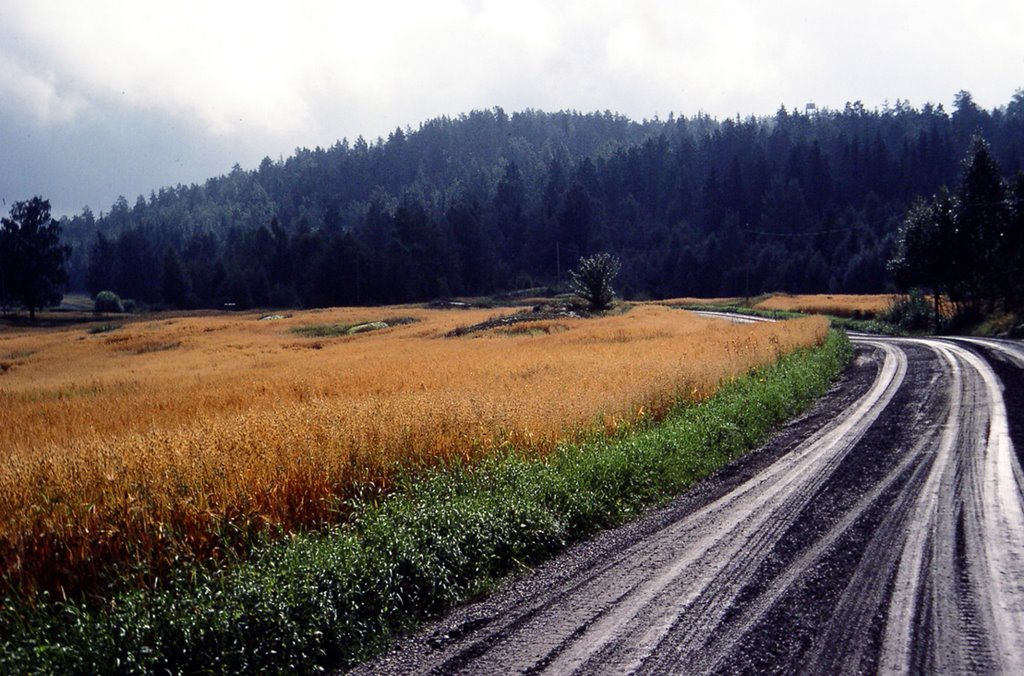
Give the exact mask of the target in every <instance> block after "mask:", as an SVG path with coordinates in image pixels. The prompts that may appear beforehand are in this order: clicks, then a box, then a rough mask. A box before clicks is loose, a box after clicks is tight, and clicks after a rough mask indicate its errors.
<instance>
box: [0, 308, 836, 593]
mask: <svg viewBox="0 0 1024 676" xmlns="http://www.w3.org/2000/svg"><path fill="white" fill-rule="evenodd" d="M494 314H495V311H494V310H451V311H431V310H420V309H410V308H400V309H393V308H390V309H386V310H377V311H373V310H367V309H335V310H329V311H318V312H303V313H296V314H295V315H294V316H291V317H288V318H284V319H280V320H276V321H257V318H258V316H256V315H232V316H214V317H175V318H165V319H157V320H149V321H137V322H132V323H128V324H125V325H124V326H123V327H120V328H114V329H113V330H110V331H106V332H101V333H89V332H88V330H87V327H83V326H79V327H74V328H63V329H46V330H28V329H19V330H10V329H9V330H4V331H3V332H0V361H3V362H4V363H6V364H8V366H7V367H6V368H5V369H4V371H3V372H2V373H0V420H2V425H0V448H3V449H4V459H5V462H4V463H3V465H2V466H0V566H2V569H0V570H2V571H3V573H5V574H6V575H7V576H9V579H10V580H11V581H12V584H14V585H16V586H20V587H24V588H31V587H34V586H41V587H46V588H60V587H62V586H69V585H71V586H75V585H74V584H72V583H70V582H69V581H70V580H75V582H76V583H77V585H79V586H84V587H86V588H88V587H89V585H90V584H95V583H96V581H98V580H101V579H103V578H104V576H105V575H106V576H109V575H110V571H111V570H112V569H111V565H112V564H130V565H131V566H132V570H135V571H144V572H149V573H155V572H159V571H160V570H162V569H163V568H164V567H165V565H166V564H167V563H168V562H169V561H170V560H172V559H173V558H174V557H186V558H189V557H198V558H203V557H218V556H222V555H224V554H225V552H226V551H228V550H239V549H244V547H245V543H246V541H247V540H248V539H249V538H250V537H251V536H252V535H253V534H254V533H256V532H259V531H265V530H266V529H268V528H270V529H273V528H277V527H279V528H280V529H282V530H284V531H291V530H295V529H301V528H306V527H315V526H316V525H318V524H322V523H326V522H332V521H337V520H338V519H339V518H342V516H343V512H344V500H345V499H347V498H349V497H351V495H352V491H353V490H354V487H356V486H359V485H363V486H366V485H373V486H376V487H378V488H386V487H387V485H388V484H389V482H390V481H391V480H392V478H393V477H394V473H395V471H396V469H397V468H400V467H410V466H422V465H429V464H433V463H437V462H443V461H448V460H453V459H464V460H467V461H472V460H473V459H475V458H477V457H479V456H480V455H481V454H484V453H487V452H489V451H491V450H493V449H495V448H498V447H501V446H503V445H507V444H510V445H514V446H516V447H520V448H522V449H524V450H526V451H527V452H532V453H538V454H543V453H546V452H548V451H550V450H551V449H552V448H554V446H555V445H556V444H557V443H559V442H560V441H564V440H572V439H577V438H580V437H581V436H583V435H586V434H590V433H593V432H594V431H596V430H601V431H604V430H608V431H612V430H615V429H617V428H619V427H622V426H624V425H630V424H633V423H635V422H637V421H638V420H642V419H645V418H649V417H652V416H655V417H656V416H659V415H661V414H663V413H664V412H665V411H666V410H667V409H668V408H669V407H670V406H672V405H673V404H674V403H675V402H676V401H677V400H679V399H686V400H699V399H702V398H704V397H707V396H708V395H709V394H711V393H712V392H713V391H714V390H715V389H716V387H718V385H719V384H720V383H721V382H722V381H723V380H724V379H730V378H733V377H736V376H738V375H741V374H743V373H745V372H747V371H748V369H750V368H751V367H753V366H756V365H760V364H765V363H768V362H771V361H773V360H774V359H776V358H777V357H778V355H779V354H780V353H783V352H786V351H789V350H791V349H793V348H795V347H797V346H802V345H810V344H813V343H817V342H820V341H822V340H823V339H824V337H825V335H826V332H827V323H826V322H825V321H824V320H820V319H806V320H798V321H790V322H781V323H777V324H755V325H730V324H725V323H723V322H721V321H717V320H711V319H703V318H700V317H697V316H694V315H691V314H689V313H684V312H680V311H676V310H669V309H666V308H662V307H654V306H640V307H637V308H636V309H634V310H633V311H632V312H629V313H627V314H624V315H619V316H614V317H608V318H604V319H597V320H572V319H569V320H559V321H557V322H538V323H536V324H535V325H533V324H530V323H528V324H522V325H516V327H515V330H514V331H507V330H506V331H503V332H490V333H484V334H474V336H468V337H464V338H459V339H445V338H443V337H442V336H443V335H444V334H445V333H446V332H448V331H450V330H451V329H453V328H455V327H456V326H457V325H465V324H471V323H475V322H479V321H482V320H484V319H487V318H488V317H490V316H493V315H494ZM390 315H403V316H410V317H413V318H415V319H417V320H419V321H418V322H417V323H414V324H408V325H404V326H397V327H393V328H386V329H381V330H377V331H372V332H368V333H363V334H358V335H352V336H345V337H338V338H317V339H312V338H304V337H300V336H298V335H296V334H295V333H294V332H293V329H295V328H296V327H301V326H307V325H324V324H340V325H351V324H358V323H362V322H367V321H372V320H376V319H380V318H381V317H386V316H390ZM121 574H122V575H124V574H127V573H126V572H125V571H121ZM143 577H144V576H143Z"/></svg>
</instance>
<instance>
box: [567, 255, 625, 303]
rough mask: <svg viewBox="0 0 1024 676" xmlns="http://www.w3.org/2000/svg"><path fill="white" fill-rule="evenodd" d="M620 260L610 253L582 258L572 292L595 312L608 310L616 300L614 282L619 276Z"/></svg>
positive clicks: (575, 271) (573, 280)
mask: <svg viewBox="0 0 1024 676" xmlns="http://www.w3.org/2000/svg"><path fill="white" fill-rule="evenodd" d="M619 267H620V264H619V259H618V258H616V257H615V256H612V255H611V254H609V253H599V254H594V255H593V256H588V257H587V258H581V259H580V263H579V269H578V270H573V271H571V272H570V274H571V275H572V282H571V286H572V292H573V294H575V295H576V296H577V297H579V298H582V299H583V300H584V301H586V302H587V305H588V307H589V308H590V309H591V310H593V311H594V312H601V311H603V310H607V309H608V308H610V307H611V306H612V302H613V301H614V300H615V290H614V289H612V280H613V279H615V277H616V276H617V275H618V274H619Z"/></svg>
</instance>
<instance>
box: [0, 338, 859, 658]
mask: <svg viewBox="0 0 1024 676" xmlns="http://www.w3.org/2000/svg"><path fill="white" fill-rule="evenodd" d="M850 353H851V348H850V343H849V341H848V339H847V338H846V337H845V335H843V334H841V333H838V332H835V331H833V332H831V333H830V336H829V338H828V340H827V342H826V343H825V344H824V345H823V346H821V347H819V348H816V349H813V350H800V351H797V352H795V353H793V354H791V355H788V356H786V357H783V358H782V359H781V360H780V361H779V362H778V363H777V364H775V365H773V366H770V367H766V368H764V369H759V370H756V371H752V372H751V374H750V375H749V376H747V377H745V378H742V379H740V380H737V381H735V382H732V383H730V384H728V385H726V386H725V387H723V388H722V390H721V391H720V392H719V393H718V394H716V395H715V396H714V397H712V398H711V399H709V400H707V401H706V402H704V403H702V404H700V405H698V406H686V407H680V408H679V409H677V410H676V411H674V412H673V413H672V414H670V415H669V417H668V418H667V419H665V420H664V421H662V422H660V423H658V424H654V425H651V426H650V427H648V428H646V429H640V430H637V431H633V432H630V433H624V434H621V435H618V436H615V437H611V438H599V439H596V440H592V441H589V442H587V443H586V444H583V445H580V446H570V447H565V448H562V449H560V450H559V451H558V452H557V453H555V454H554V455H553V456H552V457H550V458H548V460H547V461H546V462H542V461H537V460H529V459H524V458H522V457H520V456H518V455H517V454H516V453H514V452H508V453H505V454H501V455H498V456H495V457H492V458H490V459H488V460H485V461H483V462H482V463H480V464H477V465H474V466H472V467H449V468H446V469H442V470H440V471H437V472H435V473H433V474H430V475H429V476H427V477H426V478H421V479H419V480H410V481H409V482H407V483H406V484H405V485H403V486H401V487H400V488H399V489H398V490H397V491H396V492H394V493H392V494H391V495H390V496H389V497H386V498H384V499H382V500H380V501H378V502H375V503H369V502H367V503H361V504H356V505H354V511H353V514H354V517H353V520H352V522H351V523H349V524H348V525H345V526H339V527H337V528H334V529H332V530H330V531H328V532H325V533H317V534H306V535H297V536H293V537H290V538H288V539H287V540H285V541H282V542H278V543H276V544H270V545H266V546H264V547H261V548H259V549H257V551H256V552H255V553H254V555H253V556H252V557H251V558H250V559H249V560H247V561H245V562H240V563H236V564H233V565H231V566H226V567H223V568H220V569H217V570H205V569H202V568H189V569H185V570H181V571H179V572H178V573H177V574H176V576H175V577H173V578H172V579H170V580H168V581H166V582H165V584H163V585H162V586H161V587H160V588H159V589H157V590H146V591H134V592H125V593H122V594H120V595H118V596H117V597H116V598H114V599H112V600H107V601H106V602H104V603H103V604H102V607H96V605H95V604H93V605H92V606H86V605H83V604H81V603H77V602H69V601H63V600H58V599H54V598H52V597H42V598H38V599H36V601H35V604H34V605H33V606H29V605H27V604H26V603H24V602H21V603H14V602H11V601H9V600H8V601H6V602H5V603H4V609H3V610H2V611H0V672H3V673H32V672H43V673H85V672H88V673H106V672H168V673H182V672H186V673H187V672H204V673H208V672H214V673H223V672H255V671H271V672H314V671H318V670H322V669H325V668H331V667H338V666H345V665H350V664H353V663H355V662H357V661H359V660H362V659H366V658H367V657H370V656H372V655H373V654H375V653H376V652H379V651H380V650H381V649H383V648H384V647H385V646H386V645H387V643H388V641H389V640H390V639H391V638H392V637H393V636H394V635H396V634H397V633H400V632H402V631H406V630H408V629H409V628H410V627H412V626H414V625H415V624H416V623H418V622H420V621H422V620H423V619H425V618H428V617H431V616H436V615H437V614H439V613H441V612H443V611H445V610H446V609H448V608H451V607H452V606H454V605H456V604H458V603H460V602H463V601H465V600H467V599H469V598H473V597H474V596H476V595H478V594H479V593H480V592H481V591H483V590H486V589H488V588H489V587H490V586H491V585H493V583H494V581H495V580H498V579H500V578H501V577H503V576H506V575H508V574H509V573H512V572H516V571H518V570H521V569H522V568H523V567H525V566H530V565H533V564H535V563H537V562H539V561H541V560H543V559H546V558H548V557H550V556H551V555H552V554H554V553H556V552H558V551H561V550H563V549H564V548H565V547H566V546H567V545H569V544H571V543H573V542H576V541H579V540H582V539H584V538H586V537H587V536H589V535H591V534H593V533H594V532H596V531H598V530H599V529H602V528H606V527H609V526H614V525H617V524H620V523H622V522H623V521H625V520H626V519H629V518H631V517H633V516H634V515H636V514H638V513H640V512H641V511H643V510H646V509H649V508H650V507H652V506H655V505H658V504H661V503H663V502H664V501H666V500H667V499H668V498H670V497H672V496H674V495H677V494H679V493H680V492H681V491H683V490H685V489H686V488H687V487H689V486H691V485H692V484H693V483H694V482H696V481H698V480H699V479H701V478H703V477H705V476H707V475H709V474H710V473H712V472H713V471H715V470H716V469H717V468H719V467H721V466H722V465H724V464H725V463H727V462H728V461H729V460H731V459H733V458H735V457H737V456H738V455H740V454H741V453H743V452H744V451H745V450H747V449H750V448H752V447H754V446H756V445H757V444H758V443H760V442H762V441H763V440H764V439H765V438H766V436H767V435H768V434H769V433H770V432H771V431H772V429H773V428H775V427H776V426H777V425H778V424H779V423H780V422H782V421H784V420H786V419H787V418H789V417H791V416H793V415H794V414H796V413H797V412H799V411H801V410H802V409H804V408H805V407H807V406H808V405H809V404H810V403H811V402H812V401H813V400H814V399H815V398H816V397H818V396H819V395H821V394H822V393H823V392H824V391H825V390H826V388H827V387H828V384H829V382H830V381H831V380H832V379H833V378H835V377H836V376H837V374H839V373H840V372H841V371H842V369H843V368H844V367H845V365H846V364H847V363H848V361H849V357H850Z"/></svg>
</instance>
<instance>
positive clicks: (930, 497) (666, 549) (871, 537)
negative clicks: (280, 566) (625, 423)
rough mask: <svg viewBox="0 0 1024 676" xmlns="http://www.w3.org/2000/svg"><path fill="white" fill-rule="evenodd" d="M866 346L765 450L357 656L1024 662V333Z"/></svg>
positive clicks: (637, 663)
mask: <svg viewBox="0 0 1024 676" xmlns="http://www.w3.org/2000/svg"><path fill="white" fill-rule="evenodd" d="M854 341H855V345H856V356H855V363H854V366H853V367H852V368H851V369H850V370H849V372H848V373H847V374H846V375H845V376H844V378H843V379H842V381H840V382H839V383H838V384H837V385H836V386H835V387H833V389H832V391H831V392H830V393H829V394H828V395H827V396H826V397H825V398H824V399H823V400H822V401H821V402H819V404H818V405H817V406H816V407H815V408H814V409H813V410H812V411H811V412H809V413H808V414H807V415H805V416H803V417H802V418H800V419H799V420H796V421H794V422H792V423H790V424H789V425H788V426H786V427H785V428H784V429H783V430H781V431H780V433H779V434H778V435H777V436H776V437H775V438H774V439H773V440H772V441H771V442H770V443H769V444H767V445H766V446H764V447H762V448H760V449H758V450H756V451H754V452H753V453H751V454H749V455H748V456H746V457H744V458H742V459H741V460H739V461H737V462H735V463H733V464H732V465H730V466H729V467H727V468H725V469H724V470H722V471H721V472H719V473H718V474H717V475H716V476H714V477H713V478H712V479H710V480H709V481H706V482H704V483H703V484H702V485H700V486H699V487H697V488H696V489H695V490H693V491H691V492H690V493H688V494H687V495H684V496H682V497H680V498H678V499H677V500H675V501H674V502H672V503H671V504H669V505H667V506H666V507H664V508H662V509H660V510H658V511H656V512H654V513H652V514H650V515H649V516H647V517H645V518H643V519H640V520H637V521H635V522H633V523H630V524H629V525H627V526H625V527H623V528H620V529H617V530H615V531H610V532H607V533H604V534H603V535H601V536H599V537H598V538H596V539H594V540H592V541H590V542H587V543H584V544H582V545H579V546H577V547H575V548H573V549H571V550H570V551H569V552H567V553H566V554H565V555H563V556H561V557H558V558H557V559H555V560H553V561H551V562H550V563H548V564H546V565H544V566H542V567H539V568H538V569H536V570H534V571H532V572H531V573H529V574H528V575H526V576H523V577H521V578H519V579H517V580H515V581H513V582H511V583H509V584H508V585H507V586H506V587H505V588H504V589H503V590H501V591H500V592H499V593H497V594H495V595H493V596H492V597H490V598H488V599H486V600H484V601H481V602H478V603H475V604H471V605H468V606H466V607H463V608H460V609H458V610H456V611H455V612H454V613H452V614H451V615H450V616H449V617H447V618H445V619H443V620H441V621H439V622H437V623H435V624H433V625H431V626H429V627H427V628H426V629H425V630H423V631H421V632H420V633H418V634H417V635H415V636H412V637H410V638H408V639H406V640H404V641H403V642H401V643H400V645H399V646H397V648H396V650H394V651H393V652H391V653H390V654H388V655H385V656H384V657H382V658H381V659H379V660H377V661H376V662H373V663H371V664H368V665H364V667H362V668H361V669H360V670H361V671H363V672H365V673H445V674H448V673H478V674H479V673H551V674H565V673H616V674H617V673H721V672H725V673H736V672H756V673H765V672H776V673H794V672H798V673H854V672H864V671H867V672H886V673H893V672H896V673H905V672H915V673H917V672H922V671H924V672H928V673H943V674H946V673H963V672H970V673H1015V674H1024V475H1022V471H1021V465H1022V461H1021V451H1022V449H1024V343H1021V342H1019V341H1002V340H990V339H891V338H877V337H868V336H858V337H855V338H854Z"/></svg>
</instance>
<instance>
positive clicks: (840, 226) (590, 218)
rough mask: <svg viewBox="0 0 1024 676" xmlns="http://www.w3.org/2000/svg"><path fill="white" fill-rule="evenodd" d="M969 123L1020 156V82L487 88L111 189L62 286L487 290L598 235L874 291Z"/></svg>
mask: <svg viewBox="0 0 1024 676" xmlns="http://www.w3.org/2000/svg"><path fill="white" fill-rule="evenodd" d="M809 108H810V107H809ZM976 135H980V137H982V138H984V139H985V140H986V141H987V142H988V144H989V147H990V148H991V153H992V157H993V159H994V161H995V162H996V163H997V165H998V167H1000V169H1001V171H1002V172H1003V174H1004V176H1005V177H1006V178H1007V179H1008V180H1009V179H1010V178H1011V177H1013V176H1015V175H1016V174H1017V173H1018V172H1019V171H1021V170H1022V169H1024V90H1018V92H1017V93H1016V95H1015V96H1014V97H1013V98H1012V100H1011V101H1010V102H1009V103H1008V104H1007V105H1005V106H1002V107H999V108H997V109H994V110H984V109H982V108H980V107H979V106H978V105H976V104H975V102H974V101H973V100H972V98H971V95H970V94H969V93H967V92H960V93H959V94H957V95H956V98H955V101H954V103H953V106H952V112H951V113H949V112H947V111H946V110H945V109H944V107H943V106H942V105H932V104H928V105H925V106H923V107H921V108H916V107H913V106H911V105H910V104H908V103H906V102H903V101H897V102H896V104H895V105H893V106H885V107H884V108H882V109H880V110H868V109H866V108H865V107H864V106H862V105H861V104H860V103H853V104H847V105H846V107H845V108H844V109H843V110H827V109H822V110H815V109H808V110H803V111H795V110H787V109H786V108H784V107H782V108H780V109H779V111H778V112H777V114H776V115H774V116H773V117H765V118H753V117H749V118H746V119H740V118H735V119H726V120H721V121H719V120H715V119H712V118H709V117H707V116H703V115H699V116H696V117H692V118H686V117H674V116H670V117H669V118H668V119H666V120H658V119H656V120H646V121H642V122H635V121H631V120H629V119H627V118H625V117H622V116H619V115H615V114H612V113H608V112H606V113H599V114H597V113H595V114H580V113H575V112H560V113H543V112H539V111H532V110H527V111H524V112H519V113H514V114H512V115H509V114H506V113H505V112H504V111H502V110H501V109H498V108H496V109H493V110H483V111H474V112H471V113H469V114H466V115H462V116H460V117H458V118H456V119H452V118H438V119H434V120H431V121H428V122H425V123H423V124H421V125H420V126H419V128H418V129H415V130H412V129H409V128H407V129H404V130H403V129H396V130H395V131H394V132H393V133H391V134H390V135H389V136H388V138H386V139H377V140H376V141H375V142H372V143H368V142H367V141H365V140H364V139H363V138H362V137H360V138H359V139H357V140H356V141H355V142H351V143H350V142H349V141H347V140H343V141H340V142H338V143H336V144H335V145H333V146H332V147H330V148H326V149H325V148H315V149H312V150H309V149H298V150H296V152H295V154H294V155H293V156H291V157H288V158H286V159H283V160H279V161H272V160H271V159H269V158H267V159H264V160H263V162H262V163H261V164H260V166H259V167H258V168H257V169H255V170H252V171H245V170H242V169H241V168H240V167H238V166H237V165H236V167H235V168H234V169H233V170H232V171H231V172H230V173H229V174H227V175H225V176H220V177H216V178H211V179H209V180H208V181H206V182H205V183H204V184H202V185H189V186H184V185H179V186H177V187H173V188H171V187H167V188H161V189H160V190H158V191H154V192H152V193H151V194H150V195H149V197H148V198H147V197H143V196H140V197H139V198H138V199H137V200H136V201H135V203H134V205H131V204H129V202H128V201H127V200H126V199H124V198H119V199H118V200H117V201H116V202H115V204H114V205H113V206H111V207H110V210H109V211H108V212H105V213H100V214H99V216H96V215H94V214H93V213H92V212H91V211H90V210H89V209H88V208H87V209H85V210H83V212H82V214H80V215H78V216H75V217H74V218H70V219H64V220H63V223H62V226H63V236H64V239H65V242H66V243H68V244H70V245H72V257H71V260H70V274H71V280H72V286H73V287H74V288H76V289H87V290H88V291H90V292H91V293H93V294H95V293H97V292H99V291H101V290H113V291H115V292H117V293H119V294H120V295H121V296H123V297H127V298H133V299H135V300H136V301H137V302H142V303H146V304H151V305H159V306H166V307H180V308H185V307H219V306H221V305H222V304H223V303H225V302H231V303H235V304H236V305H237V306H238V307H241V308H244V307H249V306H279V307H283V306H306V307H311V306H326V305H353V304H371V303H396V302H405V301H420V300H426V299H430V298H436V297H442V296H449V295H475V294H489V293H494V292H500V291H505V290H511V289H516V288H525V287H531V286H538V285H552V284H556V283H559V282H565V281H567V280H568V273H567V270H568V269H570V268H571V267H573V266H574V265H575V264H576V263H577V261H578V260H579V258H580V257H581V256H583V255H586V254H590V253H594V252H597V251H608V252H611V253H613V254H614V255H616V256H617V257H618V258H619V259H620V260H621V261H622V272H621V274H620V276H619V280H618V284H617V288H619V289H620V290H621V291H622V293H623V295H625V296H627V297H672V296H682V295H702V296H718V295H752V294H757V293H760V292H764V291H789V292H840V293H870V292H880V291H884V290H886V289H887V288H890V287H891V285H892V280H891V279H890V277H889V273H888V272H887V269H886V262H887V261H888V260H889V259H890V257H891V256H892V255H893V252H894V247H895V243H896V241H897V234H898V231H899V227H900V225H901V223H903V221H904V218H905V216H906V214H907V211H908V208H909V207H910V206H911V205H912V204H914V203H915V200H916V199H918V198H920V197H922V196H925V197H928V196H931V195H933V194H936V193H937V192H938V191H939V190H940V189H941V188H942V186H953V185H956V184H957V183H959V182H960V181H961V180H962V178H963V163H962V160H963V158H964V156H965V154H966V153H967V151H968V149H969V148H970V146H971V143H972V139H973V138H974V137H975V136H976Z"/></svg>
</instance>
